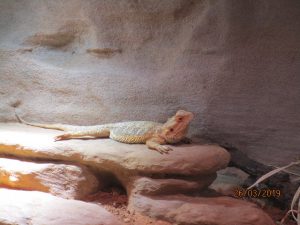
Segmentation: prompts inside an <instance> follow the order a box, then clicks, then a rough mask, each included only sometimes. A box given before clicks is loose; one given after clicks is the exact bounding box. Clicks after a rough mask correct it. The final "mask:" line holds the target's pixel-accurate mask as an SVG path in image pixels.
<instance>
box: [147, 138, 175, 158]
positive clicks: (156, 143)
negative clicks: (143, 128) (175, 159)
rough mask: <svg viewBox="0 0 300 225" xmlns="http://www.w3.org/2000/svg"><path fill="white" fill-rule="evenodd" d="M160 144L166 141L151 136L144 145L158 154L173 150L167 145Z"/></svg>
mask: <svg viewBox="0 0 300 225" xmlns="http://www.w3.org/2000/svg"><path fill="white" fill-rule="evenodd" d="M162 144H166V141H165V140H163V139H162V138H151V139H149V140H148V141H146V145H147V146H148V148H150V149H153V150H156V151H158V152H159V153H160V154H168V153H169V151H173V149H172V148H170V147H168V146H163V145H162Z"/></svg>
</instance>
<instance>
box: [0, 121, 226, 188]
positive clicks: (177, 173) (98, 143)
mask: <svg viewBox="0 0 300 225" xmlns="http://www.w3.org/2000/svg"><path fill="white" fill-rule="evenodd" d="M58 134H61V132H60V131H56V130H49V129H42V128H36V127H31V126H26V125H21V124H5V123H2V124H0V153H2V154H10V155H15V156H19V157H26V158H40V159H53V160H63V161H69V162H77V163H81V164H85V165H88V166H90V167H92V168H94V169H97V170H98V171H109V172H110V173H112V174H114V175H115V176H116V177H117V178H118V179H119V180H120V181H121V182H122V184H123V185H124V186H125V187H127V186H130V185H131V182H132V181H131V178H134V177H136V176H139V175H140V174H141V175H143V176H144V177H150V178H154V179H160V178H162V179H164V178H168V179H184V180H189V179H190V178H191V179H192V178H194V177H198V176H211V175H214V174H215V172H216V171H217V170H220V169H222V168H225V167H226V165H227V164H228V162H229V160H230V156H229V153H228V152H227V151H226V150H225V149H223V148H221V147H219V146H216V145H197V144H191V145H178V146H172V148H173V149H174V151H172V152H171V153H170V154H165V155H161V154H159V153H158V152H156V151H153V150H149V149H148V148H147V147H146V146H145V145H129V144H123V143H119V142H115V141H113V140H109V139H95V140H67V141H60V142H54V136H55V135H58ZM209 183H210V181H209V182H207V185H209Z"/></svg>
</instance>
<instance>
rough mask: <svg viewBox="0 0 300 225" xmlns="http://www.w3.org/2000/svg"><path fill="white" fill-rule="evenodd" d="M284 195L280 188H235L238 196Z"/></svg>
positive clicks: (266, 196) (270, 196)
mask: <svg viewBox="0 0 300 225" xmlns="http://www.w3.org/2000/svg"><path fill="white" fill-rule="evenodd" d="M281 195H282V192H281V190H280V189H270V188H263V189H258V188H250V189H246V188H241V187H237V188H235V189H234V196H235V197H236V198H245V197H246V198H279V197H280V196H281Z"/></svg>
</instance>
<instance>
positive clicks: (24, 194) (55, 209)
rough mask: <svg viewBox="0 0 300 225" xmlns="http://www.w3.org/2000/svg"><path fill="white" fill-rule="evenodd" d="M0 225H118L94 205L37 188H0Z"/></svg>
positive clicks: (111, 217) (109, 215) (110, 216)
mask: <svg viewBox="0 0 300 225" xmlns="http://www.w3.org/2000/svg"><path fill="white" fill-rule="evenodd" d="M0 199H1V201H0V208H1V210H0V224H5V225H15V224H18V225H27V224H31V225H46V224H47V225H62V224H65V225H71V224H72V225H121V224H122V223H121V222H119V221H118V220H117V219H116V218H115V216H114V215H112V214H111V213H109V212H108V211H106V210H105V209H104V208H103V207H102V206H100V205H98V204H91V203H85V202H82V201H78V200H67V199H63V198H59V197H55V196H52V195H50V194H47V193H43V192H38V191H16V190H8V189H3V188H0Z"/></svg>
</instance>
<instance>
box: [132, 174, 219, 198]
mask: <svg viewBox="0 0 300 225" xmlns="http://www.w3.org/2000/svg"><path fill="white" fill-rule="evenodd" d="M215 178H216V175H215V174H212V175H208V176H199V177H194V179H191V180H184V179H151V178H148V177H139V178H136V179H134V181H133V182H132V184H131V185H128V189H127V193H130V195H132V194H143V195H170V194H178V193H182V194H190V193H199V192H200V191H202V190H203V189H204V188H206V187H208V186H209V185H210V184H211V183H212V182H213V181H214V179H215Z"/></svg>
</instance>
